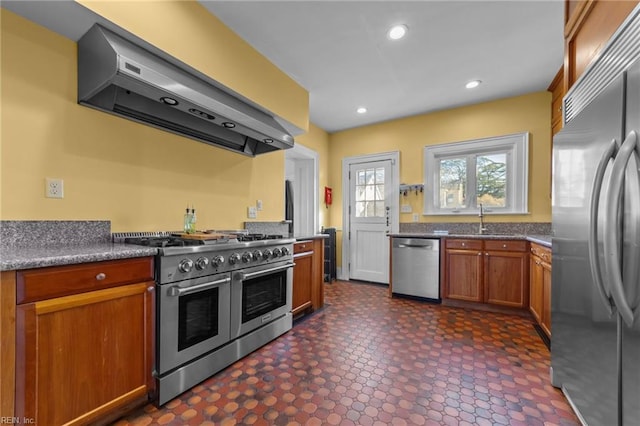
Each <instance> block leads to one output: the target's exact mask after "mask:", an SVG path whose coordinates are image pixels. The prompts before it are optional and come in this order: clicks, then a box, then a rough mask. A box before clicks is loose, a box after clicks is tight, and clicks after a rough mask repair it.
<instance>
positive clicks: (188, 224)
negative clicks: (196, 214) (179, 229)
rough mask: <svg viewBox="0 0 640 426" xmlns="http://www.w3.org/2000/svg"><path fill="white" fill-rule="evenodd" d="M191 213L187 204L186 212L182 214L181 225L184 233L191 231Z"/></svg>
mask: <svg viewBox="0 0 640 426" xmlns="http://www.w3.org/2000/svg"><path fill="white" fill-rule="evenodd" d="M192 217H193V216H192V213H191V210H190V209H189V206H187V212H186V213H185V214H184V225H183V230H184V232H185V234H191V233H192V232H193V231H191V229H192V228H191V222H192Z"/></svg>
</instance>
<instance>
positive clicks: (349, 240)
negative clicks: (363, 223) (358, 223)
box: [349, 231, 351, 241]
mask: <svg viewBox="0 0 640 426" xmlns="http://www.w3.org/2000/svg"><path fill="white" fill-rule="evenodd" d="M349 241H351V231H349Z"/></svg>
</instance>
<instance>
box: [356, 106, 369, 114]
mask: <svg viewBox="0 0 640 426" xmlns="http://www.w3.org/2000/svg"><path fill="white" fill-rule="evenodd" d="M356 112H357V113H358V114H364V113H365V112H367V109H366V108H365V107H360V108H358V109H357V110H356Z"/></svg>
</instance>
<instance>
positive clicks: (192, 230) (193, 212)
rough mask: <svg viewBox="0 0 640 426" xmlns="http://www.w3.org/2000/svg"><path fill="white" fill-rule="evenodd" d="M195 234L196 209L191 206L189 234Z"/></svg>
mask: <svg viewBox="0 0 640 426" xmlns="http://www.w3.org/2000/svg"><path fill="white" fill-rule="evenodd" d="M195 232H196V208H195V207H193V206H191V221H190V222H189V233H190V234H193V233H195Z"/></svg>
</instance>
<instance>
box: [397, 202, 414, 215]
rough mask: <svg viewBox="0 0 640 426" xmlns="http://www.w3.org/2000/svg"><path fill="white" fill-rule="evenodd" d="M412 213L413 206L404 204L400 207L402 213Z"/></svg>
mask: <svg viewBox="0 0 640 426" xmlns="http://www.w3.org/2000/svg"><path fill="white" fill-rule="evenodd" d="M412 211H413V209H412V208H411V204H403V205H401V206H400V213H411V212H412Z"/></svg>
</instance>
